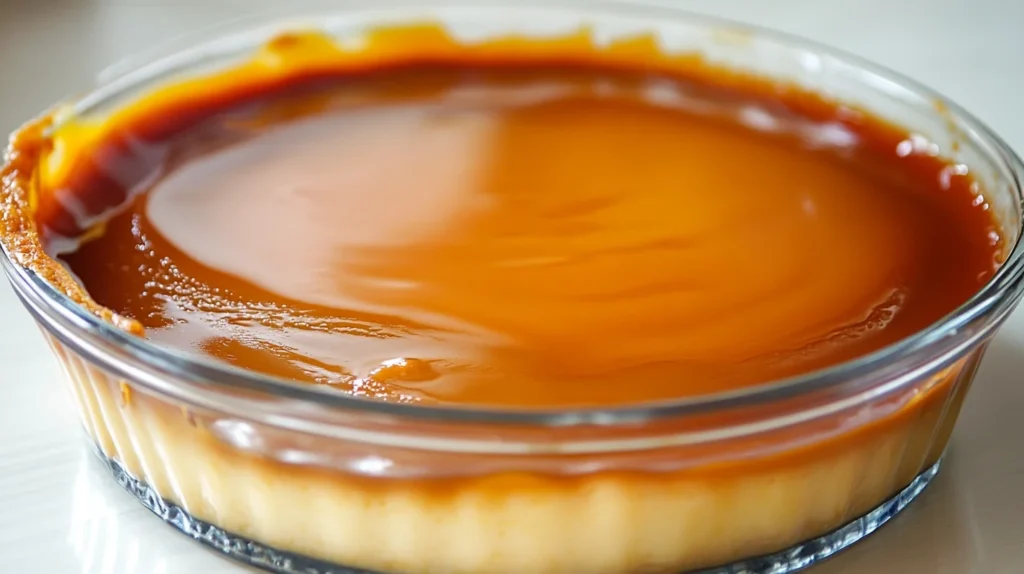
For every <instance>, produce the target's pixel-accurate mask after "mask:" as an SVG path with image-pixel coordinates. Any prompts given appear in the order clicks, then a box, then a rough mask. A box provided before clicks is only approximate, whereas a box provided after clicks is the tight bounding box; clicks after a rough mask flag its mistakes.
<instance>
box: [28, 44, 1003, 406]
mask: <svg viewBox="0 0 1024 574" xmlns="http://www.w3.org/2000/svg"><path fill="white" fill-rule="evenodd" d="M424 30H429V29H414V30H409V31H406V34H407V36H402V35H401V34H397V33H395V32H392V33H390V35H388V34H383V35H382V36H381V35H379V36H377V37H375V38H376V40H375V41H374V42H371V43H370V46H371V48H373V49H375V50H377V51H376V52H374V51H372V50H371V49H368V48H364V51H363V52H360V57H358V58H357V57H354V56H353V55H352V54H349V55H348V56H344V57H343V56H342V55H339V54H340V52H338V53H334V52H332V51H331V50H333V48H329V47H327V45H326V44H324V43H323V39H322V38H319V37H317V36H308V37H307V36H288V37H286V38H285V39H284V40H280V41H279V43H278V44H272V45H271V46H270V47H268V49H267V50H266V51H265V52H264V53H262V55H261V56H260V57H259V58H263V59H264V60H266V59H267V58H268V56H267V54H268V53H272V54H274V55H275V59H273V61H274V64H273V66H274V67H273V70H274V73H273V74H269V75H268V74H267V73H266V69H265V68H261V67H260V65H262V64H259V62H261V61H262V60H260V59H259V58H258V59H257V60H254V62H256V63H250V64H249V65H247V66H243V67H241V68H239V69H237V70H233V71H231V72H228V73H224V74H222V75H220V76H217V77H215V78H205V79H204V80H203V81H202V83H201V84H199V83H196V82H193V83H191V84H189V83H187V82H186V83H183V84H181V85H180V86H179V87H178V88H174V87H172V88H169V89H165V90H163V91H161V92H157V93H155V94H153V95H151V96H150V97H148V98H143V99H141V100H139V101H138V102H136V103H135V104H134V105H133V106H130V107H128V108H125V109H124V110H122V111H121V112H120V113H119V114H115V115H114V116H111V118H109V119H108V120H107V121H106V122H105V123H103V124H100V125H87V124H85V123H75V122H71V123H70V124H68V125H67V126H65V127H64V128H61V129H62V130H66V131H64V132H63V135H64V136H65V137H60V136H61V133H62V132H61V131H60V130H58V136H57V137H56V138H55V145H54V148H53V149H54V151H53V152H52V153H51V154H50V156H49V158H48V164H47V165H49V170H48V171H45V172H44V174H43V178H42V179H43V180H44V181H43V184H44V185H46V186H50V188H51V193H50V194H45V193H43V194H41V195H40V198H41V199H40V209H39V212H38V214H37V219H38V221H39V222H40V224H41V226H42V227H43V229H44V232H46V234H47V235H46V236H47V237H48V238H49V241H50V243H51V245H52V250H53V251H59V250H60V249H61V248H62V246H63V245H65V244H66V243H65V242H58V241H56V238H57V237H58V236H74V235H76V234H79V233H81V230H82V229H85V228H87V227H88V223H89V221H90V218H95V217H98V216H99V215H100V214H102V213H103V212H105V211H108V210H109V209H110V208H111V207H113V206H115V205H117V204H118V203H121V202H123V201H124V198H126V197H131V198H132V199H130V201H129V203H128V205H127V208H126V209H121V210H119V211H118V212H117V213H116V214H115V215H113V216H112V217H110V218H109V219H106V224H105V225H104V226H102V227H101V228H96V229H91V230H90V232H91V233H90V235H89V240H88V241H85V242H82V244H81V245H80V246H77V248H76V249H74V250H73V251H70V252H67V253H64V254H63V255H62V257H63V259H64V261H65V262H66V263H67V264H68V266H69V267H70V269H71V270H72V271H73V272H74V273H75V274H76V275H77V276H78V277H79V278H80V279H81V280H82V282H83V284H84V286H85V287H86V289H87V290H88V292H89V293H90V294H91V295H92V297H93V298H94V299H95V300H96V301H97V302H98V303H99V304H101V305H104V306H107V307H110V308H111V309H113V310H114V311H116V312H118V313H121V314H124V315H126V316H128V317H131V318H133V319H135V320H137V321H138V322H139V323H141V324H142V326H143V327H145V331H146V335H147V336H148V337H150V338H152V339H153V340H155V341H159V342H161V343H164V344H168V345H171V346H176V347H182V348H187V349H192V350H195V351H198V352H202V353H206V354H208V355H211V356H213V357H216V358H218V359H220V360H223V361H227V362H230V363H234V364H236V365H240V366H243V367H246V368H250V369H254V370H258V371H263V372H267V373H271V374H274V375H279V376H284V377H287V378H292V379H296V380H302V381H311V382H315V383H321V384H328V385H332V386H335V387H336V388H338V389H339V390H342V391H344V392H350V393H354V394H358V395H364V396H369V397H376V398H382V399H386V400H396V401H426V402H435V401H440V402H446V403H457V404H481V403H483V404H497V405H513V406H526V407H552V406H565V405H608V404H623V403H630V402H641V401H650V400H658V399H670V398H676V397H681V396H689V395H697V394H704V393H710V392H716V391H721V390H727V389H734V388H738V387H743V386H748V385H752V384H756V383H760V382H764V381H767V380H770V379H775V378H779V377H784V376H788V375H794V374H798V373H802V372H807V371H810V370H813V369H817V368H820V367H824V366H827V365H831V364H835V363H838V362H841V361H843V360H847V359H850V358H853V357H856V356H859V355H862V354H864V353H867V352H869V351H872V350H875V349H878V348H880V347H882V346H884V345H887V344H890V343H892V342H894V341H896V340H898V339H900V338H903V337H906V336H908V335H910V334H912V333H914V332H915V331H918V330H921V329H923V328H925V327H926V326H928V325H929V324H931V323H933V322H934V321H936V320H937V319H939V318H940V317H942V316H943V315H945V314H947V313H949V312H950V311H952V310H953V309H954V308H955V307H957V306H958V305H960V304H961V303H963V302H964V301H966V300H967V299H968V298H969V297H970V295H971V294H973V293H974V292H975V291H976V290H977V289H978V288H979V287H980V286H981V285H983V284H984V283H985V282H986V281H987V280H988V279H989V278H990V277H991V274H992V273H993V271H994V270H995V268H996V265H997V262H998V257H999V253H1000V250H1001V241H1000V239H999V235H998V232H997V231H998V230H997V229H996V226H995V224H994V222H993V220H992V218H991V217H990V215H989V213H988V207H987V204H986V203H985V201H984V198H983V196H981V195H980V194H979V191H978V189H977V186H976V185H975V184H974V183H973V181H972V179H971V178H970V177H969V176H967V175H966V174H965V173H962V171H963V170H962V169H961V170H959V171H958V170H957V169H954V168H953V167H951V166H949V165H947V164H945V163H943V162H942V161H940V160H938V159H936V158H933V157H931V156H926V155H918V154H916V153H911V154H909V155H908V154H906V153H904V152H905V149H906V146H900V145H899V144H900V142H902V141H904V140H905V139H907V138H908V137H909V136H907V135H906V134H903V133H900V132H899V131H898V130H894V129H893V128H891V127H889V126H887V125H885V124H883V123H881V122H878V121H876V120H873V119H871V118H870V117H867V116H866V115H864V114H861V113H857V112H854V111H851V110H848V109H846V108H842V107H839V106H833V105H830V104H828V103H827V102H824V101H822V100H819V99H816V98H815V97H813V96H811V95H808V94H805V93H799V92H795V91H793V89H792V88H787V89H778V88H779V86H774V85H770V84H767V83H763V82H759V81H756V80H753V79H749V78H748V79H742V78H741V77H739V76H736V75H730V74H727V73H724V72H723V73H720V74H719V75H715V74H713V73H711V72H710V71H709V69H708V68H707V67H705V66H703V65H702V64H700V63H699V62H698V61H695V60H692V59H690V60H687V59H685V58H677V59H675V60H671V59H669V58H668V57H666V56H655V52H653V51H652V50H653V48H652V47H651V46H648V44H646V43H644V42H643V41H635V42H633V43H625V44H622V46H626V48H621V49H620V51H618V52H615V51H611V52H609V51H605V52H602V51H601V50H598V49H596V48H590V51H589V52H588V51H587V49H585V46H586V45H587V44H586V38H584V37H579V38H575V39H571V38H570V39H564V40H562V41H561V43H558V42H550V43H548V44H547V47H546V48H545V50H546V51H541V50H536V49H533V50H531V49H527V47H529V46H530V41H526V40H520V41H518V42H513V41H505V42H504V43H503V42H496V43H493V44H492V45H489V46H490V47H487V48H486V49H483V48H480V47H479V46H477V47H476V48H472V47H466V48H465V49H464V50H462V49H461V48H459V46H458V45H457V44H456V43H453V42H452V41H451V40H450V39H443V37H442V36H435V35H432V33H430V32H429V31H426V32H425V31H424ZM381 38H384V39H383V40H381ZM403 38H404V40H403ZM389 42H390V43H389ZM403 42H405V43H403ZM431 42H434V43H433V44H431ZM389 46H390V48H388V47H389ZM410 46H412V47H416V48H417V50H413V49H412V48H410ZM430 46H433V47H434V49H428V48H429V47H430ZM645 46H646V47H645ZM645 50H646V51H645ZM407 53H408V54H418V55H420V56H422V55H423V54H426V55H427V56H426V57H416V58H413V57H406V56H404V55H405V54H407ZM289 54H291V56H289ZM332 54H333V56H332ZM374 55H376V57H374ZM289 57H292V58H294V62H295V68H294V69H293V70H292V73H289V72H288V70H289V68H288V62H289ZM332 58H333V59H332ZM645 58H647V59H646V60H645ZM310 62H314V63H315V65H312V64H310ZM341 62H344V65H343V64H341ZM643 62H647V63H648V65H641V64H642V63H643ZM686 62H689V63H688V64H685V65H684V63H686ZM670 63H671V65H669V64H670ZM264 64H265V62H264ZM332 66H333V67H332ZM260 70H262V72H261V71H260ZM719 80H720V81H719ZM199 85H201V86H202V91H201V93H198V95H197V92H195V91H192V92H189V91H188V90H186V89H185V88H184V86H192V87H193V88H194V87H195V86H199ZM176 90H179V91H176ZM175 94H177V96H175ZM186 96H187V97H186ZM200 96H201V97H200ZM147 106H148V107H147ZM171 112H174V113H171ZM90 150H91V151H90ZM898 150H900V151H898Z"/></svg>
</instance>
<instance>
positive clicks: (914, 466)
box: [0, 0, 1024, 574]
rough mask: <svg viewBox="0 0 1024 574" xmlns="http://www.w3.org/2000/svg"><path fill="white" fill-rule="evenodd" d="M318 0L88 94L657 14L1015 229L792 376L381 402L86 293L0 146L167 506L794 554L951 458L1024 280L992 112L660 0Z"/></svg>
mask: <svg viewBox="0 0 1024 574" xmlns="http://www.w3.org/2000/svg"><path fill="white" fill-rule="evenodd" d="M316 4H317V3H315V2H290V3H288V6H287V13H288V14H289V16H290V17H289V18H287V19H277V18H274V17H273V16H271V17H270V18H269V19H268V20H267V21H266V22H264V23H251V24H243V25H240V26H238V27H236V28H231V29H226V28H218V29H217V30H214V31H211V32H208V33H204V34H200V35H198V36H194V37H190V38H187V39H183V40H181V41H179V42H178V43H176V44H175V45H173V46H170V47H169V48H168V49H166V50H164V51H161V52H159V53H154V54H151V55H147V56H144V57H142V58H137V59H135V60H133V61H132V62H130V63H127V64H125V65H122V66H119V67H117V68H114V69H112V70H111V71H110V72H108V73H107V74H105V75H104V77H103V78H102V79H101V83H100V85H99V86H98V87H96V88H95V89H94V90H93V91H92V92H91V93H89V94H88V95H86V96H84V97H83V98H81V99H80V100H78V101H76V102H74V103H73V107H74V112H73V113H74V115H76V116H79V117H86V118H88V117H98V118H101V117H104V116H105V115H106V114H109V113H110V112H111V111H112V110H117V109H118V108H119V107H120V106H123V105H124V104H125V103H127V102H130V101H132V100H133V98H135V97H138V95H139V94H140V93H144V92H145V91H146V90H147V89H149V88H152V87H154V86H158V85H161V84H163V83H165V82H167V81H169V80H171V79H174V78H180V77H183V76H185V77H188V76H195V75H198V74H201V73H206V72H209V71H210V70H213V69H222V68H228V67H231V66H233V65H236V64H238V63H240V62H242V61H244V60H245V59H246V58H247V57H248V56H250V55H251V54H252V53H253V51H254V50H256V49H257V48H258V47H259V46H261V45H263V44H264V43H265V42H267V41H268V40H270V39H271V38H273V37H275V36H276V35H278V34H279V33H281V32H283V31H287V30H294V29H309V28H311V27H312V28H315V29H317V30H321V31H323V32H324V33H326V34H328V35H330V36H332V37H334V38H337V39H338V41H339V42H342V43H344V42H352V41H353V40H358V39H359V38H360V37H361V35H362V34H364V33H365V32H366V31H367V30H370V29H374V28H376V27H379V26H382V25H396V24H410V23H412V24H415V23H421V22H425V21H429V22H437V23H440V24H443V25H444V26H445V27H446V28H447V29H448V30H449V31H450V32H451V33H452V34H453V35H455V36H456V37H457V38H459V39H461V40H463V41H465V42H473V41H477V40H480V39H484V38H492V37H495V36H504V35H508V34H518V35H528V36H559V35H563V34H566V33H570V32H573V31H576V30H578V29H579V28H580V26H583V25H585V26H587V27H588V28H589V30H590V31H591V33H592V35H593V38H595V41H597V42H602V41H607V40H610V39H614V38H619V37H627V36H629V35H630V34H635V33H637V32H646V33H651V34H654V35H655V36H656V37H657V38H658V40H659V43H660V45H661V46H662V47H663V49H664V50H665V51H666V52H671V53H679V54H694V55H699V56H700V57H701V58H703V61H705V62H707V63H709V64H711V65H715V66H722V67H725V68H728V69H731V70H735V71H738V72H742V73H748V74H753V75H756V76H764V77H768V78H772V79H777V80H779V81H782V82H788V83H791V84H796V85H798V86H800V87H802V88H804V89H806V90H809V91H813V92H819V93H822V94H824V95H826V96H828V97H830V98H834V99H835V100H838V101H840V102H843V103H846V104H849V105H851V106H856V107H857V108H860V109H863V110H867V111H869V112H871V113H872V114H874V115H876V116H878V117H880V118H882V119H886V120H889V121H891V122H893V123H895V124H897V125H900V126H902V127H904V128H906V129H907V130H908V132H910V133H913V134H915V136H914V137H913V138H912V139H910V140H907V142H906V144H907V146H910V151H921V150H924V153H933V154H940V155H942V156H943V157H945V158H947V159H948V160H949V161H951V162H953V163H954V164H956V165H958V166H962V167H963V169H967V170H969V171H970V173H971V174H972V175H973V176H974V178H975V179H976V181H977V182H978V183H979V185H980V186H981V187H982V189H983V190H984V194H985V197H986V199H987V200H988V202H989V204H990V205H991V209H992V211H993V213H994V214H995V216H996V218H997V219H998V221H999V223H1000V225H1001V226H1002V229H1003V231H1004V234H1005V236H1006V237H1007V238H1008V241H1007V245H1008V246H1009V249H1010V250H1009V251H1008V252H1007V253H1006V254H1005V255H1006V259H1005V262H1004V264H1003V265H1002V267H1001V268H1000V270H999V272H998V273H997V274H996V276H995V277H994V278H993V279H992V280H991V281H990V282H989V283H988V284H987V285H986V286H985V287H984V288H983V289H982V290H981V291H980V292H979V293H977V294H976V295H975V296H974V297H973V298H971V299H970V300H969V301H968V302H967V303H966V304H964V305H963V306H961V307H960V308H959V309H957V310H956V311H955V312H953V313H951V314H950V315H948V316H947V317H945V318H943V319H942V320H941V321H939V322H938V323H936V324H935V325H932V326H931V327H930V328H928V329H927V330H925V331H922V332H919V333H917V334H915V335H914V336H912V337H910V338H908V339H905V340H903V341H901V342H899V343H897V344H895V345H893V346H890V347H887V348H885V349H882V350H880V351H878V352H875V353H873V354H871V355H869V356H865V357H862V358H860V359H857V360H855V361H853V362H849V363H846V364H842V365H839V366H837V367H834V368H831V369H828V370H825V371H820V372H815V373H811V374H808V375H805V376H801V377H798V378H794V379H790V380H784V381H775V382H772V383H769V384H765V385H762V386H758V387H755V388H749V389H745V390H743V391H740V392H731V393H727V394H717V395H710V396H701V397H697V398H691V399H686V400H680V401H675V402H669V403H660V404H651V405H633V406H628V407H623V408H620V409H606V410H587V409H577V410H568V411H557V412H554V411H531V412H525V411H509V410H494V409H492V410H479V409H478V410H470V409H459V408H439V407H424V406H416V405H403V404H389V403H383V402H371V401H367V400H364V399H359V398H354V397H348V396H344V395H340V394H338V393H331V392H328V391H324V390H321V389H318V388H315V387H309V386H297V385H295V384H292V383H289V382H287V381H283V380H275V379H272V378H269V377H265V376H260V375H258V374H255V373H251V372H247V371H243V370H238V369H235V368H232V367H229V366H226V365H221V364H218V363H213V362H210V361H205V360H202V359H199V358H196V357H193V356H188V355H185V354H181V353H178V352H175V351H171V350H167V349H165V348H162V347H158V346H155V345H153V344H150V343H148V342H147V341H146V340H145V339H143V338H140V337H137V336H135V335H132V334H129V333H127V332H124V331H122V330H120V329H118V328H117V327H116V326H115V325H114V324H113V323H112V322H110V321H108V320H106V319H105V318H103V317H100V316H97V315H96V314H94V313H92V312H90V311H89V310H88V309H86V308H85V307H83V306H82V305H81V304H79V303H77V302H76V301H75V300H73V298H71V297H69V296H68V295H67V294H66V292H65V291H64V290H62V289H61V288H60V285H59V284H56V283H54V282H53V281H52V280H50V279H48V278H47V276H46V275H45V274H44V273H41V272H40V270H41V268H40V267H39V264H38V260H37V259H35V258H33V257H30V256H28V255H29V253H30V252H31V249H32V246H33V245H38V244H37V243H35V242H36V241H37V240H38V234H37V233H36V229H35V226H34V223H33V219H32V216H33V212H32V209H33V208H32V202H30V201H28V200H27V199H26V198H27V197H28V195H29V193H30V191H31V186H32V185H33V184H32V181H33V179H34V178H33V175H34V174H35V173H36V170H37V169H38V168H39V166H38V165H36V164H34V163H33V162H32V158H31V156H30V155H26V154H23V153H8V156H7V165H6V167H5V171H4V176H5V177H4V187H3V189H2V191H0V204H2V205H4V206H5V207H4V210H3V212H2V219H0V231H2V232H3V233H2V236H3V253H4V256H3V257H2V258H0V263H2V266H3V268H4V270H5V272H6V273H7V275H8V276H9V278H10V280H11V283H12V285H13V286H14V290H15V292H16V293H17V295H18V296H19V298H20V299H21V300H22V301H23V303H24V304H25V306H26V308H27V309H28V310H29V311H30V312H31V313H32V314H33V316H34V317H35V318H36V320H37V321H38V323H39V324H40V326H41V328H42V330H43V332H44V334H45V336H46V338H47V340H48V341H49V342H50V344H51V345H52V347H53V349H54V351H55V353H56V355H57V357H58V358H59V361H60V363H61V365H62V366H63V368H64V371H65V373H66V375H67V381H68V382H69V384H70V388H71V390H72V394H73V396H74V398H75V400H76V402H77V405H78V407H79V409H80V412H81V416H82V421H83V423H84V426H85V428H86V431H87V433H88V435H89V437H90V438H91V439H92V440H93V441H94V443H95V445H96V447H97V449H98V451H99V453H100V455H101V456H102V457H103V458H104V460H105V461H107V463H108V464H109V467H110V469H111V470H112V472H113V474H114V476H115V477H116V478H117V480H118V481H119V482H120V483H121V484H122V485H124V486H125V487H126V488H127V489H128V490H129V491H130V492H132V493H133V494H134V495H136V496H137V497H138V498H139V499H140V501H142V502H143V504H145V505H146V506H147V507H149V508H150V509H151V510H153V511H154V512H156V513H157V514H159V515H160V516H161V517H162V518H163V519H164V520H166V521H167V522H168V523H170V524H172V525H173V526H175V527H176V528H178V529H180V530H182V531H183V532H185V533H187V534H188V535H190V536H192V537H194V538H195V539H197V540H199V541H201V542H204V543H206V544H208V545H210V546H212V547H214V548H217V549H218V550H221V551H223V552H225V553H227V554H229V555H231V556H232V557H234V558H237V559H239V560H242V561H245V562H248V563H250V564H252V565H255V566H258V567H262V568H266V569H268V570H271V571H277V572H289V573H293V572H294V573H299V572H301V573H304V574H312V573H319V572H324V573H326V572H333V573H339V572H365V571H375V572H396V573H419V572H446V573H458V572H467V573H468V572H473V573H520V572H532V573H538V574H540V573H561V572H566V573H578V572H590V573H627V572H682V571H690V570H695V569H702V568H704V569H707V568H711V570H710V571H713V572H765V573H767V572H772V573H776V574H778V573H783V572H791V571H794V570H796V569H799V568H802V567H804V566H807V565H809V564H811V563H813V562H815V561H816V560H820V559H822V558H824V557H827V556H829V555H831V554H832V553H834V552H836V551H838V550H840V549H842V548H843V547H845V546H847V545H849V544H851V543H853V542H855V541H856V540H858V539H860V538H861V537H863V536H865V535H866V534H868V533H870V532H872V531H873V530H875V529H876V528H877V527H878V526H880V525H881V524H883V523H884V522H885V521H886V520H888V519H889V518H890V517H892V516H893V515H894V514H895V513H897V512H898V511H899V510H901V509H902V508H904V507H905V506H906V505H907V504H908V503H909V502H910V501H911V500H912V499H913V498H914V497H915V496H916V495H917V494H918V493H920V492H921V490H922V489H923V488H924V487H925V486H926V485H927V484H928V482H929V481H930V480H931V478H932V477H933V476H934V475H935V473H936V471H937V469H938V466H939V463H940V460H941V457H942V453H943V451H944V449H945V446H946V443H947V440H948V438H949V435H950V433H951V431H952V428H953V424H954V422H955V420H956V417H957V414H958V412H959V410H960V405H961V403H962V401H963V399H964V396H965V394H966V392H967V390H968V388H969V387H970V384H971V380H972V377H973V375H974V373H975V370H976V368H977V366H978V364H979V361H980V360H981V357H982V354H983V353H984V349H985V345H986V343H987V341H988V340H989V339H990V338H991V337H992V335H993V333H994V332H995V330H996V328H997V327H998V326H999V325H1000V323H1001V322H1002V321H1003V320H1004V319H1005V318H1006V316H1007V315H1008V314H1009V313H1010V311H1011V310H1012V309H1013V308H1014V306H1015V305H1016V303H1017V302H1018V300H1019V299H1020V297H1021V293H1022V288H1021V281H1022V276H1024V269H1022V265H1024V263H1022V260H1021V251H1022V248H1021V246H1020V244H1019V243H1018V238H1019V235H1020V230H1021V222H1022V212H1021V200H1022V188H1021V185H1020V179H1021V178H1022V177H1024V166H1022V164H1021V162H1020V160H1019V159H1018V158H1017V157H1016V156H1015V155H1014V154H1013V152H1012V151H1011V150H1009V149H1008V148H1007V146H1006V145H1005V144H1004V143H1003V142H1002V141H1001V140H1000V139H999V138H998V137H997V136H996V135H994V134H993V133H992V132H991V131H989V130H988V129H987V128H986V127H985V126H983V125H982V124H981V123H980V122H978V121H977V120H975V119H974V118H973V117H971V116H970V115H969V114H967V113H966V112H964V111H963V110H961V109H960V108H958V107H957V106H956V105H954V104H953V103H951V102H948V101H947V100H945V99H943V98H942V97H941V96H939V95H937V94H935V93H933V92H931V91H930V90H928V89H927V88H924V87H922V86H919V85H917V84H915V83H914V82H912V81H910V80H908V79H906V78H902V77H900V76H897V75H896V74H893V73H891V72H889V71H886V70H883V69H881V68H879V67H877V66H874V65H871V64H868V63H865V62H862V61H860V60H858V59H856V58H854V57H851V56H848V55H844V54H840V53H838V52H836V51H834V50H831V49H829V48H826V47H823V46H820V45H816V44H813V43H810V42H807V41H804V40H800V39H796V38H792V37H789V36H786V35H782V34H779V33H775V32H770V31H766V30H760V29H755V28H751V27H747V26H741V25H738V24H734V23H730V22H725V21H721V20H717V19H712V18H707V17H703V16H696V15H692V14H687V13H684V12H680V11H677V10H674V9H670V8H665V7H657V6H644V5H641V4H637V3H635V2H629V3H625V2H624V3H615V2H592V1H583V0H579V1H573V0H557V1H553V2H542V1H541V0H531V1H526V2H515V3H512V2H508V3H500V2H483V3H481V2H468V1H466V2H464V3H462V4H459V3H458V2H455V3H452V2H434V1H431V2H410V3H408V4H400V3H397V2H379V1H373V2H371V1H365V2H347V3H344V5H343V7H339V5H338V3H337V2H330V3H327V5H328V6H329V8H327V9H326V10H323V11H317V9H316V8H317V6H316ZM321 4H323V3H321ZM303 8H309V10H310V11H309V14H308V15H307V16H305V17H302V18H296V17H295V16H294V15H295V14H296V13H298V12H300V11H301V10H302V9H303ZM267 22H269V23H267ZM57 121H58V122H59V121H60V120H59V119H58V120H57ZM27 129H31V128H27ZM23 133H24V132H23ZM44 139H45V136H44ZM12 149H14V148H12ZM958 169H959V168H958Z"/></svg>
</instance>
